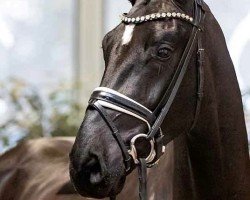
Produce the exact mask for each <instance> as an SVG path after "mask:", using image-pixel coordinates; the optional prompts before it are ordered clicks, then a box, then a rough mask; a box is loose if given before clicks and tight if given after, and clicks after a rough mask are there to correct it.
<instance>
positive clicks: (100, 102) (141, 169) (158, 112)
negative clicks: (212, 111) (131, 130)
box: [89, 0, 205, 200]
mask: <svg viewBox="0 0 250 200" xmlns="http://www.w3.org/2000/svg"><path fill="white" fill-rule="evenodd" d="M203 6H204V3H203V0H195V4H194V18H192V17H189V16H188V15H185V14H180V13H175V12H173V13H154V14H151V15H147V16H142V17H137V18H129V17H127V16H123V18H122V22H123V23H126V24H130V23H134V24H139V23H144V22H146V21H152V20H157V19H162V18H167V17H168V18H175V19H178V18H179V19H184V16H185V19H184V20H185V21H187V22H188V23H189V24H192V25H193V29H192V32H191V35H190V38H189V41H188V43H187V45H186V48H185V50H184V52H183V55H182V57H181V59H180V62H179V64H178V66H177V68H176V71H175V73H174V76H173V79H172V80H171V82H170V84H169V86H168V89H167V91H166V92H165V94H164V95H163V97H162V100H161V101H160V103H159V104H158V106H157V107H156V108H155V110H154V111H153V112H152V111H150V110H149V109H148V108H146V107H145V106H143V105H141V104H140V103H138V102H136V101H135V100H133V99H131V98H129V97H127V96H125V95H123V94H121V93H119V92H117V91H115V90H112V89H110V88H106V87H99V88H96V89H95V90H94V92H93V94H92V96H91V98H90V101H89V106H90V107H93V108H94V109H96V110H97V111H98V112H99V114H100V115H101V116H102V118H103V120H104V121H105V122H106V124H107V125H108V127H109V128H110V130H111V132H112V135H113V137H114V138H115V140H116V141H117V143H118V145H119V147H120V149H121V151H122V155H123V157H124V164H125V167H126V171H127V172H129V171H130V170H131V164H132V162H133V164H135V165H137V166H138V174H139V196H140V199H141V200H147V168H151V167H153V166H154V165H155V164H157V163H158V161H159V159H160V157H161V156H162V155H163V154H164V152H165V147H164V145H163V141H162V139H163V134H162V131H161V128H160V127H161V124H162V122H163V120H164V119H165V117H166V115H167V114H168V112H169V109H170V107H171V105H172V103H173V101H174V99H175V97H176V94H177V92H178V90H179V87H180V85H181V83H182V81H183V78H184V75H185V73H186V71H187V68H188V65H189V63H190V59H191V57H192V55H193V52H194V51H195V50H196V49H197V55H198V73H199V74H198V78H199V80H198V81H199V83H198V84H199V86H198V101H197V108H196V117H197V115H198V114H199V109H200V102H201V99H202V93H203V69H202V63H203V57H204V49H203V48H202V38H201V36H202V35H201V32H202V31H203V22H204V18H205V10H204V9H203ZM107 108H108V109H112V110H114V111H117V112H120V113H124V114H127V115H130V116H131V117H135V118H137V119H139V120H141V121H143V122H144V123H145V124H146V125H147V127H148V132H147V133H146V134H145V133H139V134H137V135H136V136H135V137H133V138H132V140H131V142H130V148H129V149H128V148H127V147H126V145H125V144H124V141H123V140H122V137H121V135H120V134H119V130H118V128H117V127H116V125H115V123H114V122H113V121H112V119H111V118H110V116H109V115H108V113H107V112H106V109H107ZM196 117H195V118H196ZM195 122H196V119H195V120H194V124H195ZM139 138H140V139H144V140H146V141H148V143H149V145H150V151H149V154H148V155H147V156H146V157H144V158H140V157H138V152H137V148H136V141H137V140H138V139H139ZM110 198H111V199H112V200H114V199H115V196H113V197H110Z"/></svg>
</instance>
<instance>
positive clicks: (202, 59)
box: [70, 0, 250, 200]
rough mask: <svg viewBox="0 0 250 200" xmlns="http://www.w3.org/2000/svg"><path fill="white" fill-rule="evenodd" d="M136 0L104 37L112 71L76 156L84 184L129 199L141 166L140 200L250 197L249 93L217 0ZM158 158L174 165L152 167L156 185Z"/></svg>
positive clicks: (81, 187) (75, 168)
mask: <svg viewBox="0 0 250 200" xmlns="http://www.w3.org/2000/svg"><path fill="white" fill-rule="evenodd" d="M130 2H131V4H132V9H131V10H130V11H129V13H127V14H124V15H122V17H121V20H122V22H121V23H120V24H119V25H118V26H117V27H116V28H114V29H113V30H112V31H110V32H109V33H108V34H107V35H106V36H105V37H104V39H103V43H102V46H103V55H104V61H105V70H104V74H103V77H102V80H101V84H100V87H99V88H97V89H95V90H94V92H93V94H92V95H91V98H90V101H89V106H88V108H87V110H86V113H85V117H84V120H83V122H82V124H81V126H80V128H79V131H78V134H77V137H76V140H75V143H74V145H73V148H72V150H71V153H70V176H71V180H72V183H73V184H74V187H75V189H76V190H77V192H78V193H79V194H80V195H82V196H85V197H93V198H105V197H110V198H111V199H115V198H116V196H117V195H118V199H122V198H120V197H119V193H120V192H122V193H123V192H124V190H125V188H126V186H127V184H125V182H126V178H127V176H129V174H130V173H132V172H133V171H135V170H134V169H135V168H136V167H138V173H139V195H140V199H147V198H148V196H149V197H150V199H157V200H163V199H172V200H183V199H185V200H189V199H190V200H191V199H206V200H215V199H216V200H219V199H223V200H224V199H225V200H226V199H227V200H229V199H240V200H247V199H250V162H249V153H248V144H247V134H246V127H245V122H244V115H243V106H242V100H241V93H240V89H239V86H238V82H237V78H236V74H235V70H234V66H233V63H232V60H231V58H230V55H229V52H228V49H227V46H226V42H225V38H224V35H223V32H222V30H221V28H220V26H219V24H218V22H217V20H216V19H215V17H214V16H213V14H212V12H211V10H210V9H209V7H208V5H207V4H206V3H205V2H203V1H202V0H130ZM232 17H233V15H232ZM145 133H146V134H145ZM170 143H171V145H170V146H168V148H167V150H165V151H164V146H165V145H167V144H170ZM164 152H165V153H166V155H164V157H163V158H165V156H166V157H168V158H169V159H166V158H165V159H161V160H160V158H162V154H163V153H164ZM165 162H166V163H165ZM157 164H159V165H160V166H165V167H166V168H165V169H163V168H162V167H160V169H157V167H156V168H155V169H152V170H153V171H154V174H153V176H154V178H153V179H151V180H148V186H149V187H148V188H147V187H146V186H147V185H146V184H147V177H146V175H147V173H149V172H147V169H146V168H147V167H154V166H157ZM150 172H152V171H150ZM149 179H150V177H149ZM124 185H125V188H124ZM130 187H132V189H133V191H134V189H135V188H136V186H135V185H134V186H133V185H130ZM125 199H136V197H134V196H133V193H131V192H130V191H127V196H126V198H125Z"/></svg>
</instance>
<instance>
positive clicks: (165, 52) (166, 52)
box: [158, 47, 170, 58]
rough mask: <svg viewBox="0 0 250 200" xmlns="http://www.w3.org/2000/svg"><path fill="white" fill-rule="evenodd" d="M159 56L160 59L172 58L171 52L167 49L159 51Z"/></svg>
mask: <svg viewBox="0 0 250 200" xmlns="http://www.w3.org/2000/svg"><path fill="white" fill-rule="evenodd" d="M158 56H159V57H160V58H168V57H169V56H170V50H169V49H168V48H166V47H164V48H161V49H159V50H158Z"/></svg>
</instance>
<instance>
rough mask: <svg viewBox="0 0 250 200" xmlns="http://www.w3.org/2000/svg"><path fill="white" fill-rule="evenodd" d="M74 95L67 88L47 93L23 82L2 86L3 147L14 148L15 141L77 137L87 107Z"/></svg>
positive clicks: (0, 132) (0, 131) (0, 137)
mask: <svg viewBox="0 0 250 200" xmlns="http://www.w3.org/2000/svg"><path fill="white" fill-rule="evenodd" d="M74 92H75V91H74V89H72V88H71V87H68V86H66V85H61V86H58V88H57V89H55V90H53V91H51V92H49V93H45V92H42V91H38V90H37V89H35V88H32V87H31V86H29V85H28V84H26V83H25V82H24V81H21V80H16V79H11V80H10V81H8V82H5V83H0V106H1V110H0V141H1V143H2V146H9V145H14V144H11V142H10V141H12V143H13V140H23V139H31V138H32V139H33V138H38V137H44V136H52V137H54V136H75V135H76V133H77V130H78V128H79V126H80V123H81V120H82V118H81V116H80V114H79V113H82V111H83V110H84V108H83V106H81V105H79V104H78V103H77V101H76V100H75V99H76V98H74V97H75V95H74ZM1 102H2V103H1ZM13 138H14V139H13Z"/></svg>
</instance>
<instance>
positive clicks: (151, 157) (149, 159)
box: [128, 134, 156, 164]
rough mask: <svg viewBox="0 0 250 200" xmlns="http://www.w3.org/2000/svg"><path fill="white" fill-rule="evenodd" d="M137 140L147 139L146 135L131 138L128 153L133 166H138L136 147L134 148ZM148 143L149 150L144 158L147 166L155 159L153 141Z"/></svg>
mask: <svg viewBox="0 0 250 200" xmlns="http://www.w3.org/2000/svg"><path fill="white" fill-rule="evenodd" d="M139 138H145V139H147V138H148V135H146V134H138V135H136V136H134V137H133V138H132V140H131V141H130V150H128V153H129V154H130V155H131V157H132V158H133V160H134V163H135V164H139V160H138V154H137V149H136V146H135V143H136V141H137V140H138V139H139ZM147 140H148V139H147ZM148 142H149V143H150V146H151V148H150V153H149V155H148V156H147V157H146V158H145V160H146V163H147V164H148V163H151V162H152V161H153V160H154V159H155V156H156V152H155V141H154V139H152V140H148Z"/></svg>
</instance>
